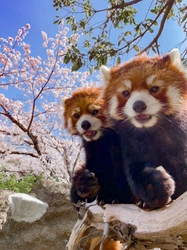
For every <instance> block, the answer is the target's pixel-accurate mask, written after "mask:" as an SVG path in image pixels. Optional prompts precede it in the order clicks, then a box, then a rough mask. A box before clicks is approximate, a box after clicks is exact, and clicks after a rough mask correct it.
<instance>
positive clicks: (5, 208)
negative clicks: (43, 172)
mask: <svg viewBox="0 0 187 250" xmlns="http://www.w3.org/2000/svg"><path fill="white" fill-rule="evenodd" d="M69 188H70V185H69V184H66V183H59V182H55V181H50V180H41V181H38V182H37V183H36V184H35V186H34V187H33V189H32V191H31V193H30V195H32V196H34V197H36V198H38V199H40V200H42V201H45V202H47V203H48V205H49V207H48V209H47V212H46V214H44V215H43V217H42V218H41V219H40V220H38V221H35V222H33V223H28V222H16V221H14V220H12V219H11V218H10V207H9V201H8V196H9V195H10V194H12V193H13V192H11V191H8V190H0V250H65V249H66V244H67V241H68V239H69V236H70V234H71V231H72V228H73V226H74V225H75V222H76V220H77V215H76V212H75V211H74V210H73V208H72V205H71V203H70V201H69Z"/></svg>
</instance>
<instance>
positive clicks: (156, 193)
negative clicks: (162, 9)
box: [100, 49, 187, 209]
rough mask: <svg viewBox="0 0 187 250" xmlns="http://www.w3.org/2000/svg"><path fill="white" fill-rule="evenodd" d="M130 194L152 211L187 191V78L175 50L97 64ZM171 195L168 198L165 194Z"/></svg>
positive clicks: (107, 110)
mask: <svg viewBox="0 0 187 250" xmlns="http://www.w3.org/2000/svg"><path fill="white" fill-rule="evenodd" d="M100 72H101V78H102V81H103V89H102V93H101V98H102V99H103V100H104V104H103V109H104V110H105V112H106V116H109V117H110V119H111V121H113V124H114V128H115V129H116V130H117V131H118V132H119V134H120V136H121V144H122V146H121V148H122V149H121V150H122V154H123V160H124V164H123V168H124V171H125V173H126V178H127V179H128V183H129V185H130V187H131V190H132V192H133V194H134V195H135V196H136V197H137V198H138V199H140V201H142V204H143V206H145V207H149V208H152V209H155V208H159V207H162V206H164V205H165V204H167V203H168V202H169V201H170V199H171V198H172V199H176V198H177V197H179V196H180V195H181V194H182V193H184V192H185V191H187V79H186V74H185V70H184V66H183V65H182V63H181V60H180V54H179V51H178V50H177V49H174V50H172V51H171V52H170V53H169V54H166V55H164V56H162V57H160V56H155V57H148V56H146V55H142V56H137V57H135V58H134V59H132V60H130V61H129V62H126V63H124V64H122V65H118V66H115V67H112V68H111V69H109V68H107V67H106V66H101V68H100ZM170 197H171V198H170Z"/></svg>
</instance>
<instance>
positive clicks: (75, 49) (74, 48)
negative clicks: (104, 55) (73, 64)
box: [72, 45, 81, 54]
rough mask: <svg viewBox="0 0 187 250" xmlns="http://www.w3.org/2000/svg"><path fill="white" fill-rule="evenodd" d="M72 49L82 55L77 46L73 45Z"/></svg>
mask: <svg viewBox="0 0 187 250" xmlns="http://www.w3.org/2000/svg"><path fill="white" fill-rule="evenodd" d="M72 49H73V51H74V52H75V53H77V54H81V52H80V51H79V50H78V49H77V48H76V47H75V45H72Z"/></svg>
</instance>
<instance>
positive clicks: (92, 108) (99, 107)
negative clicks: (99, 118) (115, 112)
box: [88, 104, 101, 111]
mask: <svg viewBox="0 0 187 250" xmlns="http://www.w3.org/2000/svg"><path fill="white" fill-rule="evenodd" d="M88 109H89V110H90V111H92V110H94V109H97V110H99V109H101V106H99V105H95V104H90V105H89V106H88Z"/></svg>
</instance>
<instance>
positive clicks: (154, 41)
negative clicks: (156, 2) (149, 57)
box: [141, 0, 175, 54]
mask: <svg viewBox="0 0 187 250" xmlns="http://www.w3.org/2000/svg"><path fill="white" fill-rule="evenodd" d="M174 3H175V0H169V1H168V2H167V8H166V11H165V13H164V15H163V18H162V20H161V23H160V28H159V30H158V32H157V34H156V36H155V37H154V39H153V40H152V41H151V42H150V43H149V45H147V47H145V48H144V49H143V50H142V51H141V54H142V53H143V52H145V51H147V50H148V49H149V48H151V46H152V45H153V44H154V43H157V41H158V39H159V37H160V35H161V33H162V31H163V29H164V25H165V22H166V19H167V17H168V15H169V12H170V10H171V8H172V7H173V4H174Z"/></svg>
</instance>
